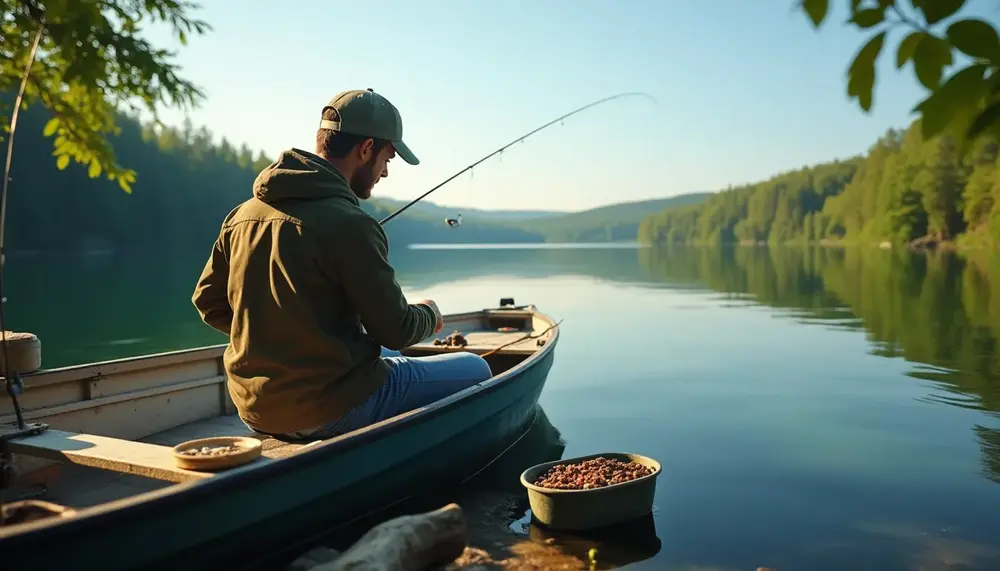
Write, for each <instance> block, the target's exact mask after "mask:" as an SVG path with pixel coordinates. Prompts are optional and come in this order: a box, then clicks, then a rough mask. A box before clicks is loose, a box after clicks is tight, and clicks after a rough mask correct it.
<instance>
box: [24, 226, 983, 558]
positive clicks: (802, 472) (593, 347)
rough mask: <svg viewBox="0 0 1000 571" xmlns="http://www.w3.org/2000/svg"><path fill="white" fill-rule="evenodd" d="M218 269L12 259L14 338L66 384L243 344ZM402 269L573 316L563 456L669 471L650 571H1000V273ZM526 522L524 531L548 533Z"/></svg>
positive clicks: (815, 264) (760, 253)
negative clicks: (210, 301)
mask: <svg viewBox="0 0 1000 571" xmlns="http://www.w3.org/2000/svg"><path fill="white" fill-rule="evenodd" d="M207 253H208V251H207V249H206V250H205V252H175V253H169V254H160V255H157V256H146V257H143V258H140V257H130V256H113V255H106V256H90V257H76V258H69V257H62V258H27V257H23V258H21V257H15V256H11V257H10V258H9V259H8V264H7V268H6V271H5V276H6V280H7V283H6V284H5V289H6V294H7V296H8V298H9V300H10V301H9V303H8V306H7V319H8V322H9V323H8V326H9V328H11V329H16V330H29V331H32V332H34V333H36V334H37V335H39V337H40V338H41V339H42V343H43V347H42V354H43V364H44V365H45V366H46V367H57V366H63V365H68V364H73V363H80V362H85V361H94V360H100V359H109V358H119V357H124V356H129V355H136V354H141V353H150V352H159V351H168V350H175V349H182V348H187V347H192V346H197V345H205V344H215V343H220V342H223V338H222V337H221V336H220V335H218V334H216V333H215V332H214V331H212V330H210V329H209V328H208V327H207V326H205V325H203V324H202V323H201V322H200V321H199V319H198V316H197V314H196V312H195V310H194V308H193V307H192V306H191V303H190V296H191V291H192V287H193V285H194V282H195V280H196V279H197V277H198V274H199V272H200V270H201V267H202V264H203V263H204V260H205V256H206V255H207ZM392 258H393V260H392V261H393V263H394V264H395V265H396V267H397V270H398V278H399V280H400V283H401V284H402V285H403V286H404V288H405V291H406V293H407V296H409V297H411V298H412V299H419V298H421V297H425V296H426V297H431V298H433V299H435V300H436V301H438V303H439V305H440V307H441V310H442V311H443V312H445V313H452V312H460V311H465V310H474V309H479V308H483V307H491V306H495V305H496V304H497V303H498V302H499V300H500V298H501V297H514V298H515V300H516V302H517V303H519V304H524V303H532V304H535V305H537V306H538V307H539V308H540V309H541V310H542V311H544V312H546V313H548V314H550V315H552V316H553V317H554V318H556V319H562V320H563V323H562V326H561V327H562V330H561V331H562V333H561V341H560V345H559V347H558V348H557V351H556V358H555V364H554V365H553V367H552V370H551V373H550V375H549V378H548V382H547V384H546V387H545V390H544V392H543V393H542V396H541V400H540V404H541V406H542V407H543V409H544V413H545V417H546V418H547V421H548V422H549V423H550V424H551V428H552V430H554V431H556V433H557V435H558V438H559V439H560V440H559V443H558V445H559V446H560V447H562V456H563V457H570V456H578V455H583V454H589V453H592V452H601V451H614V450H624V451H632V452H638V453H641V454H646V455H650V456H653V457H655V458H657V459H658V460H659V461H660V462H662V463H663V468H664V469H663V474H662V476H661V478H660V480H659V482H658V487H657V495H656V506H655V510H654V513H653V516H652V518H650V521H649V522H648V526H647V529H646V532H647V533H648V534H650V535H651V536H652V539H653V540H655V541H654V543H655V544H656V545H655V547H653V548H651V549H648V550H647V551H646V552H643V551H642V548H633V549H632V550H631V551H629V550H628V549H625V550H622V549H618V550H617V553H618V557H620V558H622V560H621V561H618V563H625V562H630V563H631V564H630V565H629V566H628V568H629V569H667V570H674V569H676V570H686V571H694V570H698V571H707V570H717V571H722V570H726V571H730V570H746V569H750V570H752V569H754V568H756V567H757V566H766V567H772V568H776V569H779V570H781V571H784V570H791V569H811V570H827V569H828V570H838V571H842V570H844V569H852V570H858V569H872V570H875V569H878V570H880V571H890V570H904V569H905V570H918V569H919V570H939V569H940V570H945V569H997V568H1000V516H998V515H997V514H998V513H1000V415H998V412H1000V360H998V353H997V351H998V338H1000V285H997V284H993V285H991V283H990V280H989V279H988V278H989V275H991V274H992V275H994V276H995V275H1000V274H998V273H997V272H998V270H1000V259H998V258H985V259H983V260H970V261H963V260H962V259H961V258H958V257H954V256H944V255H940V256H929V257H928V256H921V255H913V254H909V253H901V252H894V251H884V250H878V249H844V250H839V249H796V248H771V249H768V248H727V249H711V248H704V249H699V248H677V249H667V250H654V249H646V248H636V247H632V246H627V247H625V246H622V247H614V248H609V247H594V248H588V247H580V246H579V245H577V246H575V247H572V248H559V247H552V246H549V247H544V248H525V247H523V245H522V246H519V247H518V248H501V247H491V248H485V249H483V248H480V249H477V248H471V247H463V248H447V249H438V248H430V247H425V248H421V249H404V248H401V247H397V248H395V250H394V252H393V254H392ZM513 490H514V491H515V493H516V491H517V485H516V482H515V483H514V485H513ZM523 509H524V506H523V505H521V506H520V507H518V508H517V510H515V513H514V514H513V515H512V517H511V521H510V522H509V525H510V529H512V530H515V531H518V530H520V531H519V532H521V533H524V534H525V535H526V536H528V535H531V534H532V533H533V531H537V530H532V529H529V528H530V527H531V526H528V525H527V524H526V523H525V521H526V520H525V519H524V518H523V517H522V516H524V513H523ZM518 510H521V511H520V512H518ZM613 547H614V546H609V548H608V549H605V550H604V551H606V552H608V553H615V552H616V550H615V549H614V548H613ZM610 563H615V561H610Z"/></svg>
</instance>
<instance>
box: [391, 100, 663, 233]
mask: <svg viewBox="0 0 1000 571" xmlns="http://www.w3.org/2000/svg"><path fill="white" fill-rule="evenodd" d="M635 96H639V97H646V98H648V99H649V100H650V101H652V102H653V103H656V99H654V98H653V96H651V95H649V94H648V93H642V92H638V91H630V92H626V93H619V94H617V95H611V96H609V97H605V98H603V99H598V100H597V101H594V102H593V103H588V104H586V105H584V106H583V107H580V108H577V109H574V110H572V111H570V112H569V113H567V114H565V115H563V116H561V117H557V118H555V119H553V120H551V121H549V122H548V123H546V124H544V125H542V126H541V127H538V128H536V129H535V130H533V131H531V132H529V133H526V134H524V135H521V136H520V137H518V138H516V139H514V140H513V141H511V142H509V143H507V144H506V145H504V146H502V147H500V148H499V149H497V150H495V151H493V152H492V153H490V154H488V155H486V156H485V157H483V158H481V159H479V160H478V161H476V162H474V163H472V164H471V165H469V166H467V167H465V168H464V169H462V170H460V171H458V172H457V173H455V174H453V175H451V176H450V177H448V178H447V179H445V180H444V182H441V183H440V184H438V185H437V186H435V187H434V188H432V189H430V190H428V191H427V192H425V193H423V194H421V195H420V196H418V197H416V198H414V199H413V200H411V201H410V202H408V203H406V204H404V205H403V206H401V207H399V209H398V210H396V211H395V212H393V213H392V214H390V215H388V216H386V217H385V218H383V219H382V220H379V224H385V223H386V222H388V221H390V220H392V219H393V218H395V217H396V216H399V215H400V214H402V213H403V211H404V210H406V209H407V208H409V207H411V206H413V205H414V204H416V203H418V202H420V201H421V200H423V199H424V198H425V197H427V195H429V194H430V193H432V192H434V191H435V190H437V189H439V188H441V187H442V186H444V185H446V184H448V183H449V182H451V181H453V180H455V179H456V178H458V177H459V176H461V175H462V173H464V172H466V171H468V170H472V169H473V168H475V167H476V165H479V164H480V163H482V162H484V161H486V160H488V159H489V158H491V157H493V156H496V155H499V154H500V153H502V152H504V151H505V150H506V149H507V148H508V147H511V146H513V145H515V144H517V143H521V142H524V140H525V139H527V138H528V137H530V136H532V135H534V134H535V133H537V132H539V131H541V130H542V129H545V128H547V127H550V126H552V125H555V124H556V123H559V122H561V121H563V120H565V119H567V118H568V117H570V116H572V115H576V114H577V113H579V112H581V111H584V110H586V109H590V108H591V107H594V106H597V105H600V104H602V103H607V102H608V101H611V100H613V99H619V98H621V97H635ZM456 222H457V224H455V223H453V222H452V221H451V220H449V221H448V225H449V226H452V227H455V226H457V225H458V224H461V219H459V220H457V221H456Z"/></svg>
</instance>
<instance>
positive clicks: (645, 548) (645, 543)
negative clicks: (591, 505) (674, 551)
mask: <svg viewBox="0 0 1000 571" xmlns="http://www.w3.org/2000/svg"><path fill="white" fill-rule="evenodd" d="M524 519H528V520H529V523H528V537H529V538H530V539H531V541H533V542H535V543H537V544H541V545H545V546H549V547H554V548H558V549H559V550H561V551H562V552H563V553H566V554H568V555H571V556H573V557H575V558H576V559H579V560H581V561H588V559H589V554H590V550H591V549H596V550H597V551H596V555H595V562H596V565H594V566H593V567H591V569H615V568H617V567H622V566H625V565H630V564H633V563H638V562H639V561H644V560H646V559H651V558H653V557H654V556H656V554H657V553H659V552H660V548H661V546H662V543H661V541H660V538H659V536H657V535H656V520H655V519H654V517H653V514H652V513H648V514H646V515H645V516H642V517H640V518H637V519H634V520H630V521H627V522H623V523H620V524H617V525H614V526H609V527H606V528H602V529H596V530H587V531H574V532H562V531H555V530H552V529H549V528H547V527H545V526H544V525H542V524H540V523H538V522H537V521H535V520H534V519H532V518H531V516H530V515H529V516H526V518H524ZM522 521H523V520H522Z"/></svg>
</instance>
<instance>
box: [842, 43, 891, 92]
mask: <svg viewBox="0 0 1000 571" xmlns="http://www.w3.org/2000/svg"><path fill="white" fill-rule="evenodd" d="M884 43H885V31H882V32H879V33H878V34H875V36H873V37H872V38H871V39H870V40H868V42H867V43H866V44H865V45H864V47H862V48H861V49H860V50H859V51H858V54H857V55H856V56H854V61H853V62H852V63H851V67H850V69H849V70H848V71H847V75H848V81H847V94H848V95H849V96H852V97H857V98H858V104H859V105H861V109H863V110H865V111H868V110H869V109H871V106H872V88H873V87H874V86H875V60H876V59H877V58H878V55H879V53H880V52H881V51H882V45H883V44H884Z"/></svg>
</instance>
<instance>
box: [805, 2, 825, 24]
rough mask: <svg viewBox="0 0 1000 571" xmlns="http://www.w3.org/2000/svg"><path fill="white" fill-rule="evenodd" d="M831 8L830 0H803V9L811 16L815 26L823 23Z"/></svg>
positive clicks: (810, 18)
mask: <svg viewBox="0 0 1000 571" xmlns="http://www.w3.org/2000/svg"><path fill="white" fill-rule="evenodd" d="M829 8H830V2H829V0H802V9H803V10H805V13H806V14H807V15H808V16H809V20H811V21H812V24H813V27H814V28H818V27H819V25H820V24H822V23H823V19H824V18H826V12H827V10H828V9H829Z"/></svg>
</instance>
